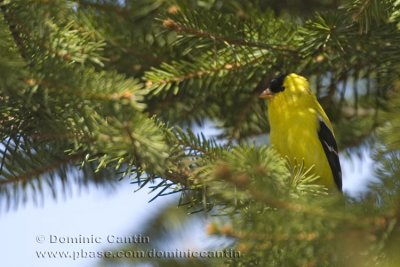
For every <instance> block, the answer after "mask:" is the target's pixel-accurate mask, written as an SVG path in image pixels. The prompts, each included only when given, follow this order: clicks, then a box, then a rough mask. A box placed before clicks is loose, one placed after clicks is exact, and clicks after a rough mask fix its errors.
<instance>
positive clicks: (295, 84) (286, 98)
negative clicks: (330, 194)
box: [260, 73, 342, 191]
mask: <svg viewBox="0 0 400 267" xmlns="http://www.w3.org/2000/svg"><path fill="white" fill-rule="evenodd" d="M263 89H264V88H263ZM260 98H263V99H266V101H267V104H268V119H269V123H270V127H271V132H270V141H271V145H272V146H273V147H275V149H276V150H277V151H278V152H279V153H280V154H281V155H282V156H285V157H287V158H288V159H289V161H290V162H291V163H292V164H301V163H304V167H305V168H307V169H308V168H311V169H312V171H313V172H314V173H315V174H316V175H318V176H319V177H320V178H319V179H318V181H319V182H320V183H321V184H323V185H325V186H327V187H328V188H329V189H331V188H335V187H336V188H338V189H339V191H342V171H341V168H340V162H339V156H338V148H337V145H336V141H335V136H334V134H333V130H332V125H331V122H330V121H329V119H328V117H327V116H326V114H325V111H324V110H323V109H322V107H321V105H320V104H319V103H318V100H317V98H316V97H315V95H314V94H313V93H312V92H311V90H310V88H309V83H308V81H307V80H306V78H304V77H302V76H300V75H297V74H295V73H291V74H288V75H280V76H278V77H276V78H275V79H273V80H272V81H271V82H270V84H269V86H268V88H266V89H265V90H264V91H263V92H262V93H261V95H260Z"/></svg>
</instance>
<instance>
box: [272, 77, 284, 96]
mask: <svg viewBox="0 0 400 267" xmlns="http://www.w3.org/2000/svg"><path fill="white" fill-rule="evenodd" d="M285 77H286V75H285V74H281V75H279V76H278V77H276V78H274V79H273V80H272V81H271V83H270V84H269V90H271V91H272V92H273V93H278V92H282V91H283V90H285V87H284V86H283V81H284V80H285Z"/></svg>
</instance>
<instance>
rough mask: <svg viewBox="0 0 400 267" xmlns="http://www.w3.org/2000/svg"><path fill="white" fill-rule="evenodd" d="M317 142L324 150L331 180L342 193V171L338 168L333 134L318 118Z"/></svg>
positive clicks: (338, 163)
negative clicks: (333, 180)
mask: <svg viewBox="0 0 400 267" xmlns="http://www.w3.org/2000/svg"><path fill="white" fill-rule="evenodd" d="M318 137H319V141H320V142H321V144H322V147H323V148H324V152H325V155H326V158H327V159H328V162H329V166H330V167H331V170H332V174H333V178H334V179H335V183H336V186H337V187H338V189H339V191H342V169H341V168H340V162H339V155H338V148H337V145H336V140H335V137H334V136H333V133H332V132H331V130H330V129H329V128H328V126H327V125H326V124H325V122H324V121H323V120H322V118H319V130H318Z"/></svg>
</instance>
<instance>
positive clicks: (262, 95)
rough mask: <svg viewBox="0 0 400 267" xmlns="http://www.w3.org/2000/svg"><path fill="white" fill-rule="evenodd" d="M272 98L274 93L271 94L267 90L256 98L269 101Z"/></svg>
mask: <svg viewBox="0 0 400 267" xmlns="http://www.w3.org/2000/svg"><path fill="white" fill-rule="evenodd" d="M273 96H274V93H272V91H271V90H269V88H267V89H265V90H264V91H263V92H262V93H261V94H260V95H259V96H258V97H259V98H263V99H268V100H269V99H271V98H272V97H273Z"/></svg>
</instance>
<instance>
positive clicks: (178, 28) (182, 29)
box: [163, 18, 297, 55]
mask: <svg viewBox="0 0 400 267" xmlns="http://www.w3.org/2000/svg"><path fill="white" fill-rule="evenodd" d="M163 25H164V27H165V28H167V29H169V30H171V31H175V32H176V33H178V34H182V33H184V34H189V35H194V36H195V37H197V38H206V39H210V40H212V41H217V42H221V43H225V44H227V45H238V46H245V47H254V48H261V49H266V50H275V51H280V52H287V53H291V54H294V55H296V54H297V50H296V49H295V48H293V47H290V46H284V45H273V44H267V43H261V42H255V41H248V40H244V39H235V38H230V37H227V36H222V35H218V34H215V33H212V32H206V31H202V30H200V29H196V28H192V27H188V26H185V25H182V24H180V23H179V22H176V21H174V20H173V19H172V18H166V19H165V20H164V21H163Z"/></svg>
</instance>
